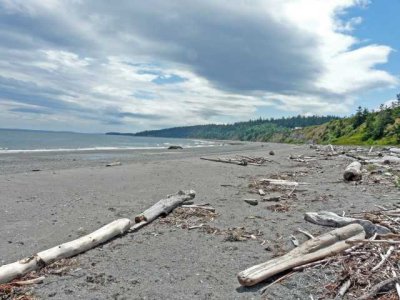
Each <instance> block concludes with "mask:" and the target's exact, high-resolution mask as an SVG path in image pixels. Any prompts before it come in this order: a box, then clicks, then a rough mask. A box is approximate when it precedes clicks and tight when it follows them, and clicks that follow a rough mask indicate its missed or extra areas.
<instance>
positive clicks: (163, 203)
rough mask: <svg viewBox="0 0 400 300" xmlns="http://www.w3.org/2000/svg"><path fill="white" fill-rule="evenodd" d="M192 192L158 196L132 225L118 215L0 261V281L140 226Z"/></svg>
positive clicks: (189, 195)
mask: <svg viewBox="0 0 400 300" xmlns="http://www.w3.org/2000/svg"><path fill="white" fill-rule="evenodd" d="M195 194H196V193H195V191H192V190H190V191H179V192H178V193H177V194H175V195H171V196H169V197H168V198H166V199H162V200H160V201H159V202H157V203H156V204H155V205H153V206H152V207H150V208H149V209H147V210H146V211H144V212H143V213H142V214H141V215H139V216H137V217H136V218H138V220H139V223H137V224H135V225H134V226H132V221H131V220H129V219H118V220H115V221H113V222H111V223H109V224H107V225H105V226H103V227H101V228H100V229H98V230H96V231H94V232H92V233H90V234H88V235H85V236H83V237H81V238H79V239H76V240H73V241H71V242H67V243H64V244H61V245H58V246H56V247H53V248H50V249H48V250H44V251H41V252H39V253H37V254H35V255H33V256H31V257H28V258H25V259H22V260H20V261H17V262H14V263H11V264H8V265H3V266H1V267H0V284H1V283H6V282H9V281H11V280H13V279H14V278H17V277H21V276H23V275H25V274H27V273H29V272H31V271H34V270H38V269H41V268H43V267H44V266H46V265H49V264H51V263H53V262H55V261H57V260H60V259H62V258H68V257H72V256H75V255H77V254H80V253H83V252H85V251H87V250H90V249H92V248H94V247H96V246H98V245H100V244H103V243H105V242H107V241H109V240H111V239H112V238H114V237H116V236H118V235H122V234H124V233H126V232H128V231H129V230H132V229H138V228H140V227H143V226H144V225H146V224H148V223H150V222H151V221H153V220H154V219H156V218H157V217H159V216H163V215H164V216H165V215H167V214H168V213H170V212H171V211H172V210H173V209H174V208H176V207H177V206H178V205H180V204H182V203H183V202H185V201H187V200H190V199H193V198H194V197H195ZM136 218H135V221H136ZM135 226H136V227H135Z"/></svg>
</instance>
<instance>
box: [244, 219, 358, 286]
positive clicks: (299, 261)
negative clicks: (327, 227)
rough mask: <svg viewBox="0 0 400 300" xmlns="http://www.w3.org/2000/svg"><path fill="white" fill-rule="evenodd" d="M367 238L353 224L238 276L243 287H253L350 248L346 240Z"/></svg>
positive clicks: (308, 242)
mask: <svg viewBox="0 0 400 300" xmlns="http://www.w3.org/2000/svg"><path fill="white" fill-rule="evenodd" d="M364 237H365V232H364V229H363V227H362V226H361V225H359V224H351V225H348V226H345V227H342V228H338V229H335V230H332V231H330V232H328V233H325V234H323V235H321V236H318V237H316V238H314V239H312V240H308V241H306V242H305V243H303V244H302V245H300V246H299V247H297V248H295V249H293V250H292V251H290V252H289V253H287V254H285V255H283V256H281V257H278V258H274V259H272V260H270V261H267V262H265V263H262V264H259V265H255V266H253V267H251V268H249V269H247V270H244V271H242V272H240V273H239V274H238V280H239V282H240V284H241V285H244V286H252V285H255V284H257V283H259V282H261V281H263V280H265V279H268V278H270V277H271V276H273V275H275V274H278V273H280V272H283V271H286V270H289V269H292V268H294V267H297V266H301V265H304V264H307V263H310V262H313V261H316V260H320V259H322V258H324V257H328V256H332V255H334V254H337V253H340V252H342V251H343V250H345V249H348V248H350V245H349V244H347V243H346V240H349V239H350V240H351V239H360V238H364Z"/></svg>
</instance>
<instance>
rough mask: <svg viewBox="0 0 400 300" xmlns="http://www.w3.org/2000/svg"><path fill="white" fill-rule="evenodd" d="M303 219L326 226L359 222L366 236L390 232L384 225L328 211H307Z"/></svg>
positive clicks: (341, 225) (339, 225)
mask: <svg viewBox="0 0 400 300" xmlns="http://www.w3.org/2000/svg"><path fill="white" fill-rule="evenodd" d="M304 219H305V220H306V221H308V222H311V223H313V224H317V225H322V226H328V227H343V226H346V225H349V224H360V225H361V226H362V227H363V228H364V230H365V233H366V234H367V236H372V235H374V234H375V233H377V234H387V233H391V231H390V229H389V228H387V227H385V226H382V225H379V224H374V223H372V222H371V221H368V220H364V219H356V218H349V217H341V216H339V215H337V214H335V213H333V212H330V211H320V212H307V213H305V215H304Z"/></svg>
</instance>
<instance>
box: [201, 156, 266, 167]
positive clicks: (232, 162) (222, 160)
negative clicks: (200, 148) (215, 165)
mask: <svg viewBox="0 0 400 300" xmlns="http://www.w3.org/2000/svg"><path fill="white" fill-rule="evenodd" d="M200 159H202V160H208V161H214V162H221V163H226V164H234V165H239V166H247V165H248V164H249V163H248V162H247V161H246V160H242V161H236V160H231V159H222V158H206V157H200ZM253 165H260V164H253Z"/></svg>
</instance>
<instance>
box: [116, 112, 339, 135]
mask: <svg viewBox="0 0 400 300" xmlns="http://www.w3.org/2000/svg"><path fill="white" fill-rule="evenodd" d="M336 119H338V118H337V117H334V116H322V117H321V116H308V117H305V116H296V117H289V118H279V119H261V118H260V119H257V120H250V121H247V122H237V123H234V124H225V125H220V124H218V125H217V124H209V125H196V126H186V127H174V128H167V129H161V130H151V131H143V132H138V133H136V134H135V135H136V136H152V137H173V138H203V139H220V140H223V139H226V140H241V141H271V140H276V141H279V140H281V139H282V138H284V137H287V136H289V135H290V132H291V131H292V130H293V129H294V128H296V127H304V126H312V125H319V124H323V123H326V122H329V121H331V120H336ZM110 134H112V133H110ZM114 134H115V133H114Z"/></svg>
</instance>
